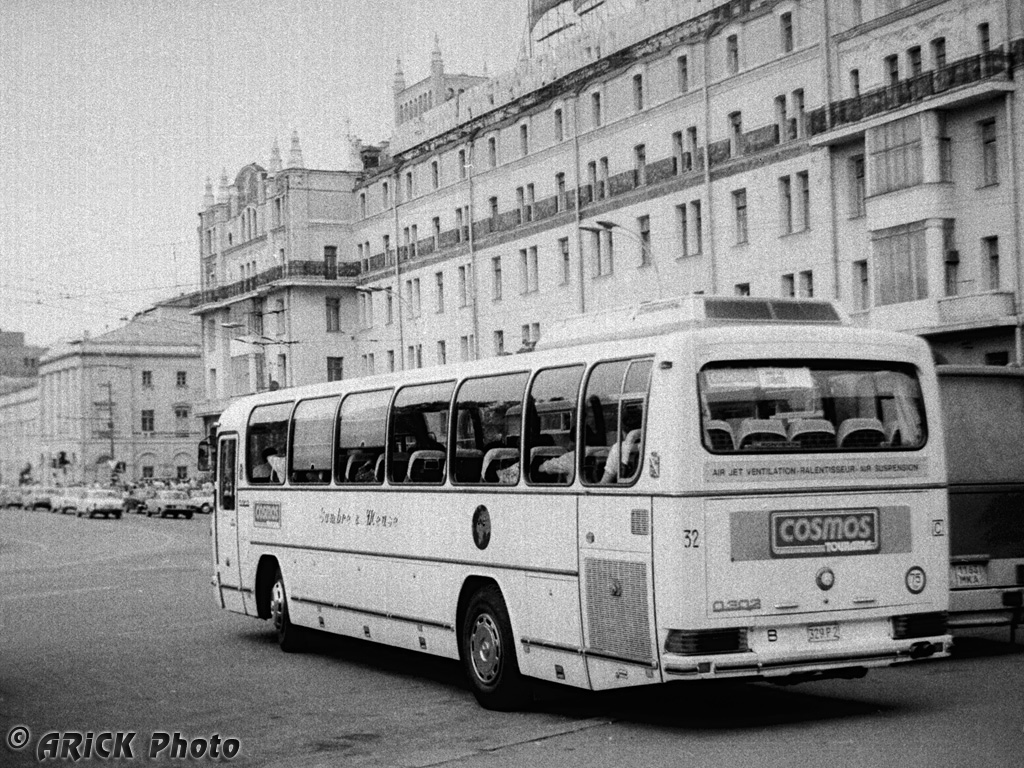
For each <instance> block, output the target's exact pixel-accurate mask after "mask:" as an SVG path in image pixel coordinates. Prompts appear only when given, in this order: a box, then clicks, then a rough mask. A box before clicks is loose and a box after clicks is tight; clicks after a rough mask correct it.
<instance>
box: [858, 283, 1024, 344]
mask: <svg viewBox="0 0 1024 768" xmlns="http://www.w3.org/2000/svg"><path fill="white" fill-rule="evenodd" d="M1014 312H1015V307H1014V294H1013V291H986V292H984V293H972V294H965V295H963V296H942V297H940V298H935V299H922V300H920V301H907V302H901V303H899V304H887V305H885V306H881V307H872V308H871V309H868V310H864V311H861V312H852V313H851V314H850V319H851V320H852V321H853V323H854V325H859V326H864V327H871V328H879V329H883V330H888V331H901V332H904V333H916V334H920V335H924V336H928V335H932V334H937V333H949V332H953V331H964V330H971V329H976V328H988V327H995V326H1004V325H1014V324H1015V322H1016V319H1015V314H1014Z"/></svg>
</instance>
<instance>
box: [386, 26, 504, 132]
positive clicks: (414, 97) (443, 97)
mask: <svg viewBox="0 0 1024 768" xmlns="http://www.w3.org/2000/svg"><path fill="white" fill-rule="evenodd" d="M486 80H487V77H480V76H477V75H466V74H447V73H446V72H445V68H444V57H443V56H442V55H441V39H440V37H439V36H438V35H436V34H435V35H434V47H433V50H432V51H431V54H430V74H428V75H427V77H425V78H424V79H423V80H420V81H419V82H416V83H413V84H412V85H407V84H406V80H405V73H404V71H403V70H402V60H401V59H397V60H396V62H395V79H394V86H393V90H394V97H395V126H396V127H397V126H399V125H401V124H402V123H405V122H408V121H409V120H413V119H415V118H417V117H419V116H420V115H422V114H424V113H425V112H428V111H430V110H431V109H433V108H434V107H437V106H439V105H441V104H444V103H445V102H446V101H448V100H449V99H451V98H454V97H455V96H457V95H458V94H460V93H462V92H463V91H465V90H468V89H469V88H472V87H474V86H476V85H479V84H480V83H483V82H486Z"/></svg>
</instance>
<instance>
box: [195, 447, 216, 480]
mask: <svg viewBox="0 0 1024 768" xmlns="http://www.w3.org/2000/svg"><path fill="white" fill-rule="evenodd" d="M196 466H197V467H198V469H199V471H200V472H211V471H213V470H214V469H216V466H215V461H214V454H213V451H212V448H211V445H210V440H209V439H206V440H202V441H200V443H199V456H198V457H197V460H196Z"/></svg>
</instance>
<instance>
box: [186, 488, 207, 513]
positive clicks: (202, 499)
mask: <svg viewBox="0 0 1024 768" xmlns="http://www.w3.org/2000/svg"><path fill="white" fill-rule="evenodd" d="M188 500H189V502H190V503H191V504H192V508H193V509H194V510H195V511H196V512H199V513H200V514H203V515H208V514H210V513H211V512H212V511H213V491H200V490H195V491H190V492H189V494H188Z"/></svg>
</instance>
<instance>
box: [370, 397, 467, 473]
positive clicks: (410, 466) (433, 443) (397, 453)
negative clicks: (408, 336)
mask: <svg viewBox="0 0 1024 768" xmlns="http://www.w3.org/2000/svg"><path fill="white" fill-rule="evenodd" d="M454 386H455V385H454V383H453V382H450V381H446V382H439V383H437V384H425V385H422V386H415V387H404V388H403V389H401V390H399V392H398V394H397V395H396V396H395V401H394V403H393V404H392V406H391V428H390V432H389V434H388V463H387V466H388V480H390V481H391V482H392V483H427V484H432V485H439V484H441V483H443V482H444V475H445V457H446V456H447V455H448V410H449V407H450V403H451V397H452V389H454Z"/></svg>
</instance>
